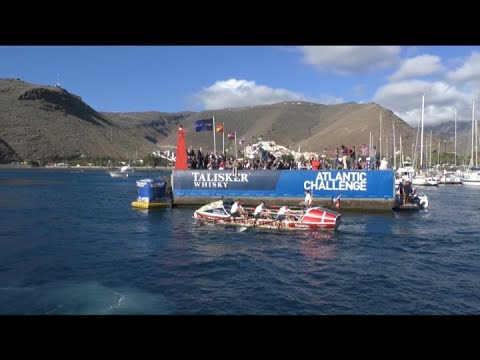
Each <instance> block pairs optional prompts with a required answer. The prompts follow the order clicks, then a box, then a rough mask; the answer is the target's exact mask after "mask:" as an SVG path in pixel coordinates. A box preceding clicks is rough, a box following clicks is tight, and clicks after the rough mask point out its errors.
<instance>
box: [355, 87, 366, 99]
mask: <svg viewBox="0 0 480 360" xmlns="http://www.w3.org/2000/svg"><path fill="white" fill-rule="evenodd" d="M366 90H367V85H365V84H357V85H354V86H353V87H352V92H353V95H354V96H357V97H358V96H364V95H365V91H366Z"/></svg>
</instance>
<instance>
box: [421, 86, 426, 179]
mask: <svg viewBox="0 0 480 360" xmlns="http://www.w3.org/2000/svg"><path fill="white" fill-rule="evenodd" d="M424 108H425V94H423V95H422V119H421V127H422V128H421V131H420V170H421V169H422V167H423V114H424Z"/></svg>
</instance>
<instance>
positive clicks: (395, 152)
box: [392, 121, 397, 169]
mask: <svg viewBox="0 0 480 360" xmlns="http://www.w3.org/2000/svg"><path fill="white" fill-rule="evenodd" d="M392 128H393V168H394V169H396V168H397V149H396V147H395V123H394V122H393V121H392Z"/></svg>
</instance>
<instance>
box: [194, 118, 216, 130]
mask: <svg viewBox="0 0 480 360" xmlns="http://www.w3.org/2000/svg"><path fill="white" fill-rule="evenodd" d="M195 131H196V132H202V131H213V118H210V119H202V120H196V121H195Z"/></svg>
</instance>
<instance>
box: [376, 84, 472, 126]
mask: <svg viewBox="0 0 480 360" xmlns="http://www.w3.org/2000/svg"><path fill="white" fill-rule="evenodd" d="M422 94H425V114H424V115H425V117H424V120H425V122H426V123H427V124H438V123H442V122H445V121H453V119H454V109H455V108H457V114H458V115H457V119H458V120H460V121H461V120H469V119H471V106H472V98H473V97H472V94H471V93H466V92H463V91H460V90H458V89H457V88H456V87H454V86H450V85H449V84H447V83H445V82H442V81H435V82H428V81H422V80H405V81H400V82H395V83H389V84H386V85H384V86H382V87H380V88H379V89H378V90H377V92H376V93H375V95H374V97H373V101H374V102H376V103H377V104H379V105H381V106H383V107H385V108H387V109H390V110H392V111H393V112H394V113H395V114H396V115H397V116H398V117H400V118H401V119H403V120H405V121H406V122H407V123H408V124H409V125H410V126H412V127H416V126H418V123H419V121H420V117H421V109H422Z"/></svg>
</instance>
